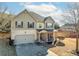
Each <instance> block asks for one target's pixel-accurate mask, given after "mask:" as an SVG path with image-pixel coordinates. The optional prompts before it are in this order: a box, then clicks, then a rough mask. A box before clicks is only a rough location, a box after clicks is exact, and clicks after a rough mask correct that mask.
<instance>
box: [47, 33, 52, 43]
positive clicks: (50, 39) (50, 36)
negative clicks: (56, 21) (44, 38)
mask: <svg viewBox="0 0 79 59" xmlns="http://www.w3.org/2000/svg"><path fill="white" fill-rule="evenodd" d="M52 40H53V33H48V42H52Z"/></svg>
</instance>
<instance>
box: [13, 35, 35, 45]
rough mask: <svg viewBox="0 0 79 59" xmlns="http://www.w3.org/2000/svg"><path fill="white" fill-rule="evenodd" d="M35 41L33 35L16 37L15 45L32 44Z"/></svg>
mask: <svg viewBox="0 0 79 59" xmlns="http://www.w3.org/2000/svg"><path fill="white" fill-rule="evenodd" d="M34 41H35V35H34V34H28V35H17V36H16V37H15V41H14V43H15V44H24V43H34Z"/></svg>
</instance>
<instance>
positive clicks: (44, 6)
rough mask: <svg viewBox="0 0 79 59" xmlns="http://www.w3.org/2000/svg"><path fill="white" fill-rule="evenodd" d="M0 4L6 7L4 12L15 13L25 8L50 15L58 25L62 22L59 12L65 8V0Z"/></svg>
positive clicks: (42, 14) (45, 15)
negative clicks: (58, 0) (60, 0)
mask: <svg viewBox="0 0 79 59" xmlns="http://www.w3.org/2000/svg"><path fill="white" fill-rule="evenodd" d="M0 5H1V6H3V7H4V6H5V7H8V10H7V12H6V13H10V12H11V13H12V14H15V15H17V14H18V13H19V12H21V11H22V10H24V9H27V10H29V11H33V12H36V13H37V14H39V15H41V16H44V17H47V16H51V17H52V18H53V19H54V20H55V21H56V22H57V23H59V24H60V25H62V24H63V22H62V16H61V14H62V13H63V10H64V9H66V8H67V3H66V2H3V3H1V2H0Z"/></svg>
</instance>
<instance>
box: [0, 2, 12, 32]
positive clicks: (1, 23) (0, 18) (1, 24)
mask: <svg viewBox="0 0 79 59" xmlns="http://www.w3.org/2000/svg"><path fill="white" fill-rule="evenodd" d="M7 11H8V7H7V6H6V5H4V4H3V3H2V4H0V29H1V31H8V30H9V31H10V28H8V27H9V26H10V25H11V24H10V21H11V12H12V11H11V12H10V11H8V14H7V13H6V12H7Z"/></svg>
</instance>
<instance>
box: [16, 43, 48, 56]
mask: <svg viewBox="0 0 79 59" xmlns="http://www.w3.org/2000/svg"><path fill="white" fill-rule="evenodd" d="M47 50H48V49H47V47H44V46H41V45H36V44H34V43H32V44H22V45H16V53H17V55H18V56H46V55H47Z"/></svg>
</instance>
